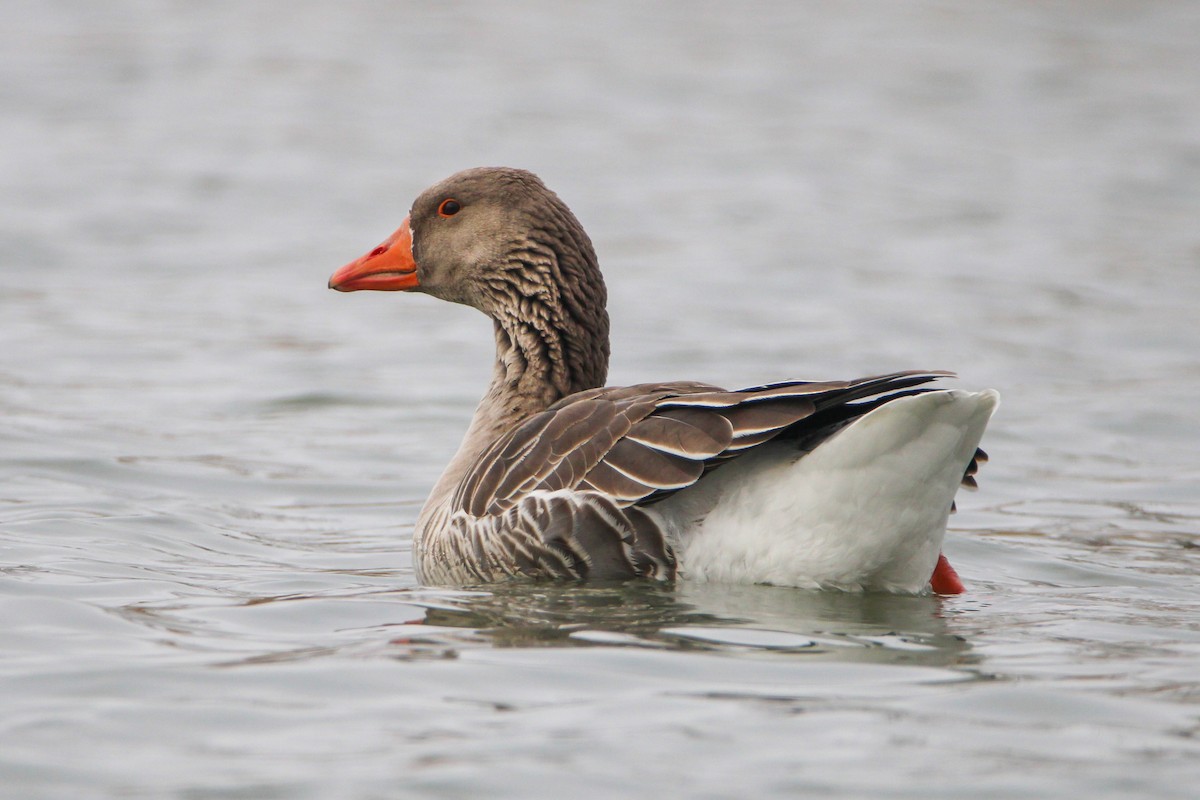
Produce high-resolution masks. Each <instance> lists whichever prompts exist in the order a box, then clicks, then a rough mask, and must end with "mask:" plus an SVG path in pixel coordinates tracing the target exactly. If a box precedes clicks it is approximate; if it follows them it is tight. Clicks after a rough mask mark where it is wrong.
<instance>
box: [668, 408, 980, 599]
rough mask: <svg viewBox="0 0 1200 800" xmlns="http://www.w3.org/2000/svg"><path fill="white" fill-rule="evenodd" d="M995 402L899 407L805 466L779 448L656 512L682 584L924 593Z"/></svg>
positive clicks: (848, 433) (838, 439)
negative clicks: (669, 534) (671, 539)
mask: <svg viewBox="0 0 1200 800" xmlns="http://www.w3.org/2000/svg"><path fill="white" fill-rule="evenodd" d="M998 403H999V395H998V394H997V393H996V392H994V391H991V390H987V391H982V392H964V391H955V390H951V391H936V392H927V393H924V394H918V395H913V396H910V397H902V398H899V399H896V400H893V401H891V402H889V403H885V404H884V405H882V406H880V407H879V408H877V409H875V410H874V411H872V412H870V413H869V414H867V415H865V416H863V417H862V418H860V419H859V420H857V421H855V422H854V423H853V424H851V425H849V426H847V427H846V428H844V429H843V430H841V431H839V432H838V433H837V434H836V435H834V436H832V437H831V438H829V439H828V440H826V441H825V442H822V443H821V444H820V446H818V447H817V448H816V449H814V450H813V451H812V452H810V453H808V454H806V455H804V456H803V457H802V458H797V453H796V451H795V448H794V445H788V444H787V443H780V444H778V445H767V446H765V447H762V448H760V449H759V450H758V451H756V452H753V453H749V454H747V455H746V456H744V457H742V458H741V459H739V460H738V461H735V462H733V463H731V464H728V465H726V466H724V467H722V468H721V469H719V470H717V471H716V472H714V473H713V474H712V475H709V476H708V477H706V478H705V479H704V480H703V481H701V482H700V484H698V485H697V486H696V487H694V488H692V489H690V490H686V491H684V492H681V493H679V495H677V496H676V497H673V498H671V499H669V500H667V501H664V502H663V503H661V504H660V505H659V506H656V507H653V508H654V510H655V511H656V512H657V514H659V515H660V516H661V518H662V519H663V521H664V522H665V523H666V524H667V525H668V526H669V528H670V529H671V530H672V531H673V532H674V534H675V539H676V542H675V544H676V548H677V550H676V552H677V553H678V555H679V561H680V573H681V575H683V576H685V577H687V578H690V579H696V580H716V581H727V582H739V583H747V582H754V583H771V584H777V585H786V586H801V587H812V588H839V589H845V590H851V591H856V590H881V591H893V592H897V591H898V592H920V591H923V590H924V589H925V588H926V587H927V585H928V583H929V578H930V575H931V574H932V572H933V568H934V565H935V564H936V562H937V558H938V554H939V553H940V552H941V547H942V539H943V537H944V535H945V532H946V520H947V517H948V516H949V513H950V506H951V503H952V502H953V500H954V495H955V493H956V492H957V491H958V487H959V484H960V482H961V480H962V477H963V472H964V471H965V470H966V468H967V465H968V464H969V463H970V461H971V458H972V457H973V456H974V454H975V449H976V447H978V445H979V441H980V439H981V438H982V437H983V431H984V429H985V428H986V427H987V423H988V420H989V419H990V418H991V415H992V412H993V411H995V409H996V406H997V404H998ZM748 473H752V474H748Z"/></svg>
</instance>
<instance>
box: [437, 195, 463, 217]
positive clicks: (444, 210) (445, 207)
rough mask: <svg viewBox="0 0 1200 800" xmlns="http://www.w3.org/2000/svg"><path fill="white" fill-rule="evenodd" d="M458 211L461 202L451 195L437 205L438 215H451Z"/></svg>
mask: <svg viewBox="0 0 1200 800" xmlns="http://www.w3.org/2000/svg"><path fill="white" fill-rule="evenodd" d="M459 211H462V204H461V203H459V202H458V201H457V200H455V199H454V198H453V197H451V198H448V199H446V200H443V201H442V204H441V205H440V206H438V216H439V217H453V216H454V215H455V214H457V213H458V212H459Z"/></svg>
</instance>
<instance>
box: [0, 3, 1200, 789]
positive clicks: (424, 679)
mask: <svg viewBox="0 0 1200 800" xmlns="http://www.w3.org/2000/svg"><path fill="white" fill-rule="evenodd" d="M5 9H6V10H5V25H4V27H3V30H2V31H0V39H2V41H0V45H2V47H0V65H2V66H0V69H2V70H3V80H2V81H0V111H2V113H0V175H2V176H3V178H2V184H0V210H2V213H0V271H2V272H0V337H2V338H0V795H2V796H3V797H5V798H9V797H11V798H72V799H73V800H79V799H81V798H82V799H86V798H109V797H114V798H115V797H120V798H188V799H189V800H195V799H197V798H287V799H288V800H291V799H292V798H397V797H446V798H479V797H514V798H524V797H627V798H628V797H653V798H660V797H703V798H718V797H719V798H734V797H739V798H740V797H799V796H821V797H874V798H878V797H888V798H901V797H905V798H907V797H911V798H922V799H923V800H928V798H931V797H946V798H961V797H1021V798H1025V797H1092V798H1107V797H1139V798H1144V797H1162V798H1193V797H1196V796H1197V793H1198V791H1200V789H1198V787H1200V707H1198V705H1197V702H1198V701H1200V625H1198V620H1200V617H1198V612H1200V592H1198V581H1197V573H1198V569H1197V566H1198V564H1200V555H1198V553H1200V550H1198V549H1197V548H1198V546H1200V493H1198V491H1197V484H1198V481H1197V479H1198V477H1200V411H1198V406H1197V400H1196V397H1197V395H1198V394H1200V358H1198V353H1200V322H1198V321H1197V320H1200V313H1197V301H1198V300H1200V223H1198V222H1197V220H1198V218H1200V4H1196V3H1189V2H1177V3H1169V2H1145V1H1144V0H1127V1H1124V2H1122V1H1121V0H1107V1H1104V2H1093V3H1082V2H1050V3H1024V2H1015V1H1014V2H972V3H969V4H968V3H938V2H917V3H882V2H880V3H857V2H849V3H795V2H778V3H754V4H750V3H746V4H740V3H683V2H656V3H645V2H628V3H604V4H589V5H587V6H586V7H585V6H583V5H582V4H579V5H578V6H572V5H569V4H565V3H559V2H550V1H547V2H518V3H507V4H504V6H503V7H502V6H501V4H494V5H493V4H489V3H482V2H479V3H470V2H468V3H448V4H434V3H411V4H410V3H383V2H366V1H365V0H363V2H346V3H337V4H335V3H322V2H286V3H285V2H282V1H280V2H257V3H255V2H250V3H242V2H225V3H220V2H206V3H184V2H150V1H147V2H133V1H132V0H123V1H120V2H117V1H114V2H106V3H96V2H68V1H67V0H27V1H26V2H10V3H8V4H6V6H5ZM481 164H509V165H514V166H523V167H526V168H529V169H533V170H535V171H536V172H538V173H540V174H541V175H542V176H543V177H544V178H545V180H546V181H547V182H548V183H549V184H550V185H551V186H552V187H554V188H555V189H556V190H557V191H558V192H559V194H560V195H562V196H563V197H564V198H565V199H566V200H567V202H568V203H569V204H571V205H572V207H573V208H574V209H575V210H576V212H577V213H578V215H579V216H580V218H581V219H582V220H583V222H584V224H585V225H586V226H587V228H588V230H589V231H590V232H591V234H592V237H593V239H594V240H595V243H596V246H597V249H598V251H599V252H600V255H601V260H602V263H603V265H604V267H605V270H606V274H607V276H608V281H609V286H610V295H611V299H610V307H611V310H612V316H613V324H614V331H615V334H614V344H613V351H614V364H613V371H612V374H611V376H610V380H611V381H612V382H614V383H625V382H634V381H642V380H655V379H669V378H692V379H699V380H707V381H713V382H717V383H722V384H725V385H735V384H750V383H758V382H762V381H767V380H772V379H783V378H845V377H852V376H857V375H862V374H869V373H872V372H878V371H885V370H893V369H902V368H947V369H954V370H957V371H958V372H959V373H960V375H961V380H960V385H963V386H967V387H983V386H992V387H995V388H997V389H999V390H1000V391H1001V393H1002V395H1003V397H1004V403H1003V406H1002V408H1001V410H1000V413H999V414H998V415H997V416H996V418H995V419H994V421H993V425H992V428H991V430H990V431H989V433H988V436H987V439H986V441H985V446H986V448H987V449H988V450H989V452H990V454H991V456H992V460H991V463H990V464H988V465H987V466H986V467H985V469H984V470H983V472H982V474H981V476H980V483H981V486H982V488H981V491H980V492H978V493H976V494H965V495H963V496H960V498H959V513H958V514H957V515H955V517H953V518H952V520H951V531H950V533H949V536H948V540H947V543H946V552H947V554H948V555H949V557H950V558H951V560H952V562H953V563H954V564H955V565H956V566H957V568H958V570H959V572H960V574H961V575H962V576H963V578H964V580H965V582H966V583H967V585H968V591H967V592H966V593H965V594H963V595H961V596H957V597H950V598H932V597H918V598H906V597H887V596H847V595H836V594H819V593H809V592H803V591H797V590H791V589H779V588H769V587H723V586H704V585H688V584H681V585H679V586H676V587H673V588H672V587H662V586H656V585H631V586H628V587H625V588H622V589H617V588H611V587H610V588H588V587H576V586H535V587H530V586H522V587H507V588H497V589H495V590H487V591H483V590H480V591H445V590H434V589H426V588H422V587H420V586H418V585H417V584H416V582H415V580H414V578H413V573H412V568H411V560H410V555H409V546H410V540H411V533H412V524H413V519H414V517H415V515H416V512H417V509H418V508H419V505H420V502H421V500H422V499H423V497H424V495H425V492H426V491H427V490H428V488H429V486H430V485H431V484H432V482H433V480H434V479H435V478H436V477H437V475H438V473H439V471H440V469H441V466H442V465H443V464H444V462H445V461H446V460H447V459H448V458H449V456H450V454H451V453H452V452H453V450H454V448H455V447H456V446H457V443H458V439H459V437H460V436H461V433H462V431H463V429H464V427H465V424H466V420H467V418H468V417H469V414H470V412H471V410H472V409H473V407H474V403H475V401H476V399H477V397H478V394H479V393H480V391H481V390H482V387H483V384H484V382H485V381H486V379H487V377H488V369H489V365H490V359H491V353H490V349H489V348H490V345H491V337H490V328H489V326H488V324H487V322H486V320H484V319H483V318H482V317H481V316H480V315H478V314H477V313H476V312H473V311H471V310H468V309H462V308H457V307H450V306H447V305H445V304H440V303H438V302H436V301H434V300H431V299H429V298H424V297H413V296H401V295H394V294H383V293H379V294H374V293H360V294H355V295H336V294H334V293H332V292H329V291H328V290H327V289H326V288H325V282H326V279H327V278H328V275H329V274H330V273H331V272H332V271H333V270H334V269H335V268H337V267H338V266H340V265H342V264H343V263H345V262H346V261H349V260H350V259H352V258H354V257H356V256H358V255H360V254H361V253H362V252H365V251H366V250H367V249H369V248H370V247H372V246H374V245H375V244H376V243H377V242H378V241H379V240H381V239H382V238H383V237H384V236H385V235H386V234H387V233H389V232H390V231H391V230H392V229H394V228H395V227H396V225H397V224H398V223H399V221H400V219H401V218H402V216H403V215H404V213H405V212H406V210H407V207H408V203H409V202H410V200H411V199H412V198H413V197H414V196H415V195H416V193H417V192H419V191H420V190H421V189H422V188H424V187H425V186H426V185H428V184H429V183H431V182H433V181H434V180H437V179H440V178H441V177H444V176H445V175H447V174H449V173H450V172H453V171H455V170H457V169H461V168H464V167H468V166H476V165H481Z"/></svg>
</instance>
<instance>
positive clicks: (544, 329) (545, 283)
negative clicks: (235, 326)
mask: <svg viewBox="0 0 1200 800" xmlns="http://www.w3.org/2000/svg"><path fill="white" fill-rule="evenodd" d="M329 286H330V288H333V289H337V290H338V291H342V292H353V291H358V290H364V289H373V290H381V291H405V292H424V293H426V294H429V295H432V296H434V297H438V298H441V299H443V300H449V301H451V302H455V303H463V304H466V305H469V306H473V307H474V308H477V309H479V310H480V311H482V312H483V313H484V314H486V315H487V316H488V317H490V318H491V319H492V322H493V328H494V331H495V338H496V362H495V366H494V368H493V372H492V380H491V384H490V385H489V386H488V388H487V391H486V392H485V393H484V395H483V398H482V400H480V402H479V405H478V407H477V408H476V410H475V415H474V418H473V419H472V420H471V422H470V425H469V426H468V428H467V432H466V435H465V436H464V438H463V441H462V444H461V445H460V446H459V448H458V452H457V453H456V454H455V455H454V457H453V458H452V459H451V461H450V463H449V465H448V466H447V467H446V468H445V471H444V472H443V473H442V476H441V478H440V479H439V480H438V481H437V483H436V485H435V486H434V488H433V490H432V492H431V493H430V495H429V497H428V499H427V500H426V502H425V505H424V507H423V508H422V510H421V513H420V515H419V516H418V519H417V523H416V528H415V531H414V535H413V561H414V567H415V569H416V573H417V577H418V579H419V580H420V581H422V582H423V583H426V584H442V585H468V584H482V583H489V582H494V581H500V580H506V579H513V578H532V579H554V578H563V579H576V580H578V579H588V580H624V579H630V578H650V579H658V580H674V579H676V578H678V579H685V580H707V581H727V582H737V583H765V584H777V585H784V586H795V587H805V588H813V589H832V590H843V591H890V592H901V593H920V592H925V591H929V590H930V589H931V588H932V590H933V591H935V592H939V593H956V592H960V591H962V589H963V587H962V583H961V581H960V580H959V579H958V576H957V575H956V574H955V572H954V570H953V568H951V567H950V565H949V563H948V562H947V561H946V559H945V557H944V556H942V555H941V548H942V541H943V537H944V535H945V531H946V522H947V518H948V515H949V513H950V512H951V510H952V506H953V502H954V496H955V494H956V492H957V490H958V488H959V486H960V485H966V486H968V487H973V486H974V485H975V479H974V477H973V475H974V473H975V471H976V468H977V466H978V464H979V463H980V462H981V461H983V460H986V456H985V455H984V454H983V451H982V450H979V449H978V445H979V442H980V439H981V438H982V436H983V432H984V428H985V427H986V425H987V423H988V420H989V419H990V417H991V415H992V412H993V411H994V409H995V408H996V405H997V402H998V395H997V394H996V392H994V391H992V390H984V391H980V392H967V391H962V390H952V389H942V388H934V387H933V386H930V385H929V384H930V382H931V381H934V380H936V379H938V378H943V377H949V376H950V375H951V373H948V372H940V371H904V372H894V373H890V374H886V375H875V376H871V377H865V378H859V379H855V380H844V381H801V380H790V381H783V382H779V383H768V384H764V385H761V386H753V387H750V388H745V389H738V390H734V391H729V390H726V389H722V388H720V387H717V386H712V385H709V384H705V383H697V382H689V381H668V382H663V383H643V384H638V385H635V386H605V385H604V384H605V379H606V376H607V372H608V360H609V320H608V313H607V311H606V308H605V305H606V299H607V295H606V289H605V284H604V279H603V278H602V277H601V274H600V269H599V267H598V264H597V259H596V254H595V251H594V249H593V247H592V242H591V240H590V239H589V238H588V235H587V233H585V232H584V229H583V227H582V226H581V225H580V223H579V221H578V220H577V219H576V217H575V215H574V214H573V213H572V212H571V211H570V209H568V208H567V206H566V204H565V203H564V202H563V201H562V200H561V199H560V198H559V197H558V196H557V195H556V194H555V193H554V192H552V191H551V190H550V189H548V188H547V187H546V186H545V184H543V183H542V181H541V180H540V179H539V178H538V177H537V176H535V175H534V174H532V173H530V172H527V171H524V170H519V169H510V168H500V167H485V168H476V169H468V170H465V171H463V172H459V173H457V174H455V175H452V176H450V177H449V178H447V179H445V180H443V181H441V182H440V183H437V184H435V185H433V186H432V187H430V188H429V189H426V190H425V191H424V192H423V193H421V195H420V196H419V197H417V199H416V200H415V201H414V202H413V204H412V207H411V210H410V212H409V215H408V216H407V217H406V218H405V219H404V221H403V223H402V224H401V225H400V228H399V229H398V230H397V231H396V232H395V233H393V234H392V235H391V236H389V237H388V238H387V239H386V240H385V241H384V242H383V243H382V244H380V245H379V246H378V247H376V248H375V249H373V250H371V251H370V252H369V253H367V254H366V255H364V256H363V257H361V258H359V259H357V260H355V261H352V262H351V263H349V264H347V265H346V266H344V267H342V268H341V269H339V270H337V272H335V273H334V275H333V276H332V277H331V278H330V281H329Z"/></svg>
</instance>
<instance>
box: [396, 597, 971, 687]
mask: <svg viewBox="0 0 1200 800" xmlns="http://www.w3.org/2000/svg"><path fill="white" fill-rule="evenodd" d="M406 602H407V603H409V604H411V605H416V606H422V607H424V608H425V616H424V619H423V620H422V621H421V623H420V624H419V625H408V626H404V630H403V635H402V636H400V637H396V638H394V639H393V643H394V644H398V645H402V646H413V645H418V646H420V645H441V646H449V645H451V644H452V643H453V644H457V645H464V644H468V643H474V644H476V645H482V646H492V647H573V646H597V645H600V646H633V647H651V648H670V649H677V650H708V651H716V652H724V653H730V654H755V653H765V652H774V653H779V652H788V653H799V654H803V655H804V656H805V657H811V658H825V659H835V660H851V661H860V662H861V661H869V662H884V663H906V664H921V665H927V666H954V665H958V666H967V665H970V664H972V663H974V659H973V657H972V655H971V645H970V643H969V642H967V641H966V640H965V639H964V638H963V637H961V636H959V635H957V634H956V633H954V632H952V631H951V630H950V629H949V626H948V625H947V621H946V619H945V617H944V616H943V615H942V603H943V601H942V600H941V599H939V598H937V597H902V596H895V595H885V594H842V593H831V592H810V591H804V590H799V589H791V588H781V587H771V586H728V585H720V584H688V583H682V584H679V585H678V586H674V587H672V586H663V585H660V584H652V583H639V582H634V583H626V584H618V585H609V586H595V585H573V584H538V585H530V584H506V585H499V586H489V587H487V588H486V589H479V590H475V591H454V592H444V593H443V592H438V591H432V592H431V591H429V590H422V591H420V592H417V593H414V595H413V596H412V597H411V598H407V599H406Z"/></svg>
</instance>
